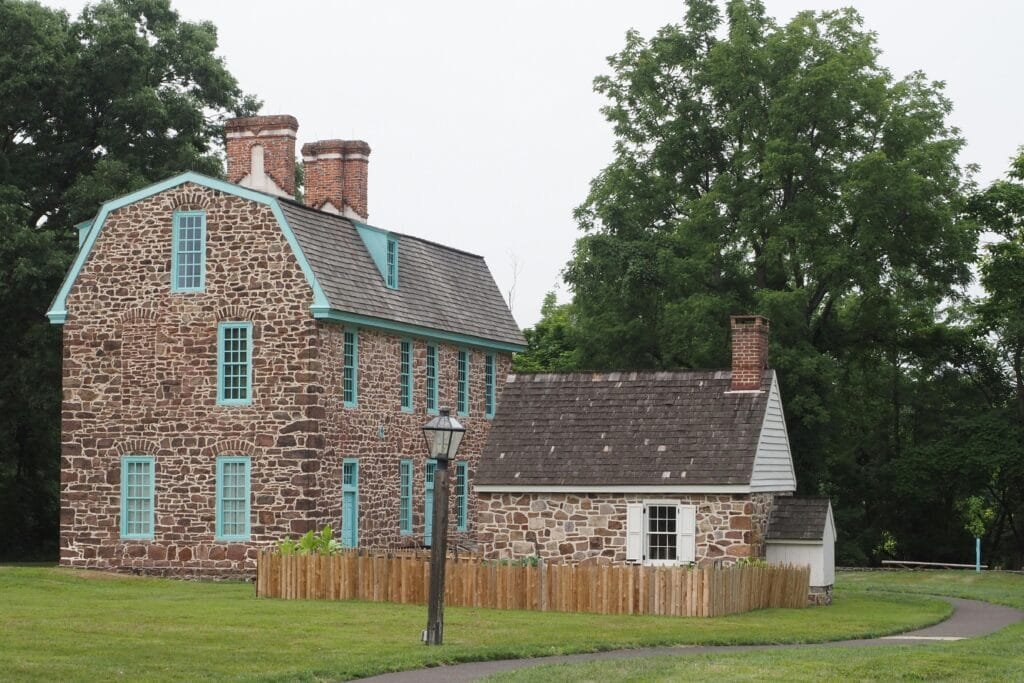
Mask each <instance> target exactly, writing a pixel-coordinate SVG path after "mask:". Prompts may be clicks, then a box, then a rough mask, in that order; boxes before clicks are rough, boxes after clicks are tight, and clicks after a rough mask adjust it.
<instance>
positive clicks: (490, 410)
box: [484, 353, 498, 420]
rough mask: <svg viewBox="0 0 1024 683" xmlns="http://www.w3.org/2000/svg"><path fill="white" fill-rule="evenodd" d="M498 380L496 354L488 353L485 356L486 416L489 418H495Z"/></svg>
mask: <svg viewBox="0 0 1024 683" xmlns="http://www.w3.org/2000/svg"><path fill="white" fill-rule="evenodd" d="M497 380H498V377H497V366H496V364H495V358H494V354H493V353H488V354H487V355H486V356H484V417H486V418H487V419H488V420H491V419H493V418H494V409H495V403H496V401H495V399H496V389H497Z"/></svg>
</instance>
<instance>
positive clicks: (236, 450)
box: [200, 439, 256, 459]
mask: <svg viewBox="0 0 1024 683" xmlns="http://www.w3.org/2000/svg"><path fill="white" fill-rule="evenodd" d="M200 455H201V456H202V457H204V458H210V459H213V458H216V457H217V456H219V455H248V456H249V457H255V456H256V446H255V444H253V443H252V442H250V441H243V440H242V439H222V440H220V441H217V442H216V443H214V444H212V445H210V446H207V447H206V448H204V449H203V450H202V452H201V453H200Z"/></svg>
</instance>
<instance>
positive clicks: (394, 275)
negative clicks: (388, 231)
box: [384, 237, 398, 289]
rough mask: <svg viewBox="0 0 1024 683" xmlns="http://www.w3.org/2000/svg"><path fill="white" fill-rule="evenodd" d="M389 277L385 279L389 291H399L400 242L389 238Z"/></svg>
mask: <svg viewBox="0 0 1024 683" xmlns="http://www.w3.org/2000/svg"><path fill="white" fill-rule="evenodd" d="M386 271H387V275H386V277H385V278H384V279H385V282H386V283H387V286H388V288H389V289H398V240H396V239H394V238H393V237H389V238H388V253H387V266H386Z"/></svg>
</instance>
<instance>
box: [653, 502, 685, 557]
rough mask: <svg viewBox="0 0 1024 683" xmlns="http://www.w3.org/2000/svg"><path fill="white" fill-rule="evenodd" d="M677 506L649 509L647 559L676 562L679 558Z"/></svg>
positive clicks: (660, 506) (658, 506)
mask: <svg viewBox="0 0 1024 683" xmlns="http://www.w3.org/2000/svg"><path fill="white" fill-rule="evenodd" d="M676 522H677V520H676V506H675V505H649V506H648V507H647V559H649V560H675V559H676V558H677V557H678V553H677V550H678V538H679V537H678V535H677V531H676Z"/></svg>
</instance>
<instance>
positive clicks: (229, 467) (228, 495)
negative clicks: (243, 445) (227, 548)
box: [216, 456, 249, 541]
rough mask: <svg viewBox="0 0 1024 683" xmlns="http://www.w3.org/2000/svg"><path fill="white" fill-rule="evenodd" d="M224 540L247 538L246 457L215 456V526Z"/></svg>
mask: <svg viewBox="0 0 1024 683" xmlns="http://www.w3.org/2000/svg"><path fill="white" fill-rule="evenodd" d="M216 536H217V538H218V539H220V540H224V541H248V540H249V458H247V457H234V456H232V457H222V458H217V529H216Z"/></svg>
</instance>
